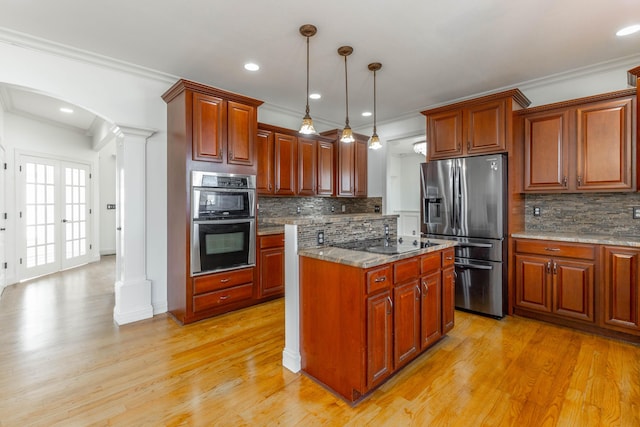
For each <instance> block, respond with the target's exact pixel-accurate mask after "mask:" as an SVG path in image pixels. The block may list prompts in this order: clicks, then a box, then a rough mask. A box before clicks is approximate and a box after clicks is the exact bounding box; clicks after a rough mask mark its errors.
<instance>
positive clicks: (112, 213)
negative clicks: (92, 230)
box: [98, 140, 116, 255]
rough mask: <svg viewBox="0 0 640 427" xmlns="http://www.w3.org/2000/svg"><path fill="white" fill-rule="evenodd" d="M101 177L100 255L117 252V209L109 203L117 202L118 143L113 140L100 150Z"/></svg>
mask: <svg viewBox="0 0 640 427" xmlns="http://www.w3.org/2000/svg"><path fill="white" fill-rule="evenodd" d="M99 158H100V160H99V166H98V172H99V177H100V182H99V189H100V190H99V194H98V199H99V201H98V204H99V212H100V224H99V228H100V248H99V249H100V251H99V252H100V255H112V254H115V253H116V210H115V209H107V204H111V205H115V203H116V143H115V140H112V141H111V142H110V143H109V144H108V145H106V146H105V147H104V148H102V150H100V152H99Z"/></svg>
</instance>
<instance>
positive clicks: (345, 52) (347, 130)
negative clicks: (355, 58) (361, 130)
mask: <svg viewBox="0 0 640 427" xmlns="http://www.w3.org/2000/svg"><path fill="white" fill-rule="evenodd" d="M338 53H339V54H340V56H344V91H345V95H346V98H345V99H346V107H347V108H346V112H347V117H346V120H345V123H344V129H343V130H342V137H341V138H340V141H342V142H345V143H351V142H353V141H355V138H354V137H353V131H352V130H351V127H350V126H349V83H348V78H347V56H349V55H351V54H352V53H353V48H352V47H351V46H342V47H339V48H338Z"/></svg>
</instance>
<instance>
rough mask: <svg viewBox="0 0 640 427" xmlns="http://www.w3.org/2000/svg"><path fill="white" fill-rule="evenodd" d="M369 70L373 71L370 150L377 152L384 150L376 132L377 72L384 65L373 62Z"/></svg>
mask: <svg viewBox="0 0 640 427" xmlns="http://www.w3.org/2000/svg"><path fill="white" fill-rule="evenodd" d="M368 68H369V70H370V71H373V134H372V135H371V138H370V139H369V148H370V149H372V150H377V149H379V148H382V144H381V143H380V138H379V137H378V133H377V132H376V71H379V70H380V69H381V68H382V64H381V63H379V62H372V63H371V64H369V66H368Z"/></svg>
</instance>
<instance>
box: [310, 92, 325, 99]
mask: <svg viewBox="0 0 640 427" xmlns="http://www.w3.org/2000/svg"><path fill="white" fill-rule="evenodd" d="M309 98H311V99H320V98H322V95H320V94H319V93H312V94H309Z"/></svg>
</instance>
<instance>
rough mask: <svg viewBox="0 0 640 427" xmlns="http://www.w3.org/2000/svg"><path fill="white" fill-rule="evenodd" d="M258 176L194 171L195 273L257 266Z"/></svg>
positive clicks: (193, 233) (192, 181) (192, 191)
mask: <svg viewBox="0 0 640 427" xmlns="http://www.w3.org/2000/svg"><path fill="white" fill-rule="evenodd" d="M255 197H256V177H255V175H237V174H223V173H216V172H202V171H193V172H192V173H191V200H192V204H193V206H192V213H193V215H192V219H191V275H192V276H198V275H202V274H208V273H213V272H217V271H223V270H231V269H236V268H243V267H249V266H253V265H255V257H256V242H255V236H256V230H255V202H256V201H255Z"/></svg>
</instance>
